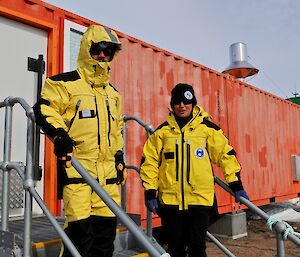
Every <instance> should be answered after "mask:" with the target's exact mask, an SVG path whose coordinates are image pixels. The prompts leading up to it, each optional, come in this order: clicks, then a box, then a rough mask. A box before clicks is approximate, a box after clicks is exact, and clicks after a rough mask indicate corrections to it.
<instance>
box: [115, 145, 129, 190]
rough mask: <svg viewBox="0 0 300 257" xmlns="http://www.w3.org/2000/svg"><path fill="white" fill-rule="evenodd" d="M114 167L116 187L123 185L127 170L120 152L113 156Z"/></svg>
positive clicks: (122, 154)
mask: <svg viewBox="0 0 300 257" xmlns="http://www.w3.org/2000/svg"><path fill="white" fill-rule="evenodd" d="M115 167H116V170H117V185H120V184H121V185H124V183H125V181H126V178H127V170H126V168H125V162H124V153H123V152H122V151H121V150H119V151H117V152H116V154H115Z"/></svg>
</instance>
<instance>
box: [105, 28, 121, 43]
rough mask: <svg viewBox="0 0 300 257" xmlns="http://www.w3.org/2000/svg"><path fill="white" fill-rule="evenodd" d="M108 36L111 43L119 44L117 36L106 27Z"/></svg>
mask: <svg viewBox="0 0 300 257" xmlns="http://www.w3.org/2000/svg"><path fill="white" fill-rule="evenodd" d="M104 29H105V31H106V33H107V35H108V36H109V37H110V40H111V42H113V43H117V44H119V42H118V40H117V38H116V36H115V35H114V34H113V33H112V32H111V30H110V29H109V28H107V27H104Z"/></svg>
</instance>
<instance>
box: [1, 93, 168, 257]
mask: <svg viewBox="0 0 300 257" xmlns="http://www.w3.org/2000/svg"><path fill="white" fill-rule="evenodd" d="M15 103H20V104H21V106H22V107H23V108H24V109H25V111H26V116H27V117H28V119H27V151H26V167H25V176H24V175H23V170H22V168H21V167H20V165H16V163H14V162H11V161H10V153H11V136H12V133H11V131H12V130H11V125H12V107H13V105H14V104H15ZM1 107H6V115H5V116H6V119H5V139H4V141H5V142H4V157H3V159H4V162H0V168H1V169H2V170H3V172H6V173H7V174H8V172H9V171H10V170H11V169H15V170H16V171H17V172H18V174H19V175H20V177H21V178H22V179H23V181H24V189H25V214H24V249H23V252H24V255H23V256H24V257H30V256H31V254H30V253H31V249H30V248H31V226H32V196H33V197H34V198H35V200H36V201H37V203H38V204H39V206H40V207H41V208H42V210H43V212H44V213H45V214H46V216H47V217H48V218H49V220H50V222H51V223H52V225H53V226H54V228H55V229H56V231H57V232H58V234H59V235H60V236H61V237H62V240H63V241H64V243H65V244H66V246H67V248H68V249H69V250H70V252H71V254H72V255H73V256H75V257H81V255H80V254H79V252H78V251H77V249H76V248H75V246H74V245H73V243H72V242H71V241H70V239H69V237H68V236H67V235H66V234H65V232H64V231H63V229H62V228H61V227H60V225H59V224H58V223H57V221H56V220H55V218H54V217H53V216H52V214H51V213H50V211H49V210H48V208H47V206H46V205H45V204H44V202H43V200H42V199H41V197H40V196H39V194H38V193H37V191H36V190H35V188H34V187H35V181H34V177H33V166H34V160H33V152H34V140H33V138H34V126H35V123H34V121H35V118H34V113H33V109H32V108H31V107H30V106H29V105H28V104H27V103H26V101H25V100H24V99H22V98H19V97H8V98H6V99H5V100H4V101H3V102H0V108H1ZM7 130H8V132H7ZM72 165H73V167H74V168H75V169H76V170H77V171H78V172H79V173H80V174H81V176H82V177H83V178H84V179H85V181H86V182H87V183H88V184H90V185H91V187H92V188H93V190H94V191H95V192H96V193H97V194H98V195H99V197H100V198H101V199H102V200H103V201H104V202H105V203H106V205H107V206H108V207H109V208H110V209H111V210H112V211H113V212H114V213H115V214H116V216H117V217H119V218H120V220H121V221H122V223H123V224H124V225H125V226H126V227H127V228H128V230H129V231H130V232H131V233H132V234H133V235H134V236H135V237H136V239H137V240H138V241H139V242H140V243H141V244H142V245H143V246H144V247H145V249H146V250H147V251H148V252H149V253H150V255H151V256H154V257H159V256H160V257H169V256H170V255H169V254H168V253H166V252H165V250H164V249H163V248H162V247H161V246H160V245H159V244H158V243H157V242H156V240H155V239H154V238H148V237H147V236H146V234H145V233H144V232H143V231H142V229H140V228H139V227H138V226H137V225H136V224H135V223H134V222H133V221H132V219H131V218H130V217H129V216H128V215H127V214H126V213H125V212H124V211H123V210H122V209H121V208H120V207H119V205H118V204H117V203H116V202H115V201H114V200H113V199H112V198H111V197H110V196H109V195H108V194H107V193H106V191H105V190H104V189H103V188H102V187H101V186H100V185H99V183H98V182H97V181H96V180H95V179H94V178H93V177H92V176H91V175H90V174H89V173H88V172H87V171H86V170H85V169H84V167H83V166H82V165H81V164H80V163H79V161H78V160H77V159H76V158H75V157H72ZM4 179H5V180H4ZM4 183H6V185H9V176H8V175H7V176H3V184H4ZM5 190H6V191H3V192H2V194H3V199H2V203H5V204H6V207H4V208H3V209H4V211H3V213H2V214H4V215H3V216H2V230H3V231H8V195H9V188H8V186H7V189H5Z"/></svg>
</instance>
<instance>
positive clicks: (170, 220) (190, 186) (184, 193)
mask: <svg viewBox="0 0 300 257" xmlns="http://www.w3.org/2000/svg"><path fill="white" fill-rule="evenodd" d="M170 105H171V108H172V113H171V114H170V116H169V118H168V119H167V120H166V121H165V122H164V123H162V124H161V125H160V126H159V127H158V128H157V129H156V130H155V132H154V133H153V134H152V135H151V136H150V137H149V138H148V140H147V141H146V143H145V145H144V149H143V156H142V161H141V166H140V177H141V180H142V184H143V187H144V189H145V202H146V206H147V208H148V209H149V210H150V211H151V212H153V213H154V214H159V215H160V217H161V221H162V226H163V228H164V230H165V231H166V240H167V244H168V249H167V252H168V253H169V254H170V255H171V256H172V257H184V256H187V254H188V256H189V257H205V256H206V251H205V249H206V245H205V237H206V231H207V228H208V225H209V217H210V214H211V212H212V211H213V205H214V175H213V170H212V164H211V162H213V163H215V164H217V165H218V166H220V167H221V168H222V170H223V173H224V176H225V179H226V181H227V183H228V184H229V186H230V188H231V189H232V190H233V191H234V193H235V196H236V200H238V199H239V197H240V196H243V197H245V198H247V199H249V197H248V195H247V193H246V192H245V190H244V189H243V185H242V182H241V179H240V170H241V167H240V164H239V163H238V161H237V158H236V152H235V151H234V149H233V148H232V146H230V145H229V144H228V140H227V138H226V137H225V136H224V134H223V132H222V130H221V129H220V128H219V127H218V126H217V125H216V124H214V123H213V122H212V121H211V117H210V116H209V115H208V114H207V113H206V112H205V111H204V110H203V108H202V107H199V106H198V105H197V100H196V98H195V94H194V89H193V87H192V86H191V85H188V84H183V83H181V84H177V85H176V86H175V87H174V88H173V90H172V92H171V103H170Z"/></svg>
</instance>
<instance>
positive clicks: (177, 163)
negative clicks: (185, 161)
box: [175, 139, 179, 181]
mask: <svg viewBox="0 0 300 257" xmlns="http://www.w3.org/2000/svg"><path fill="white" fill-rule="evenodd" d="M175 148H176V156H175V158H176V181H178V173H179V167H178V166H179V160H178V139H176V145H175Z"/></svg>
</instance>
